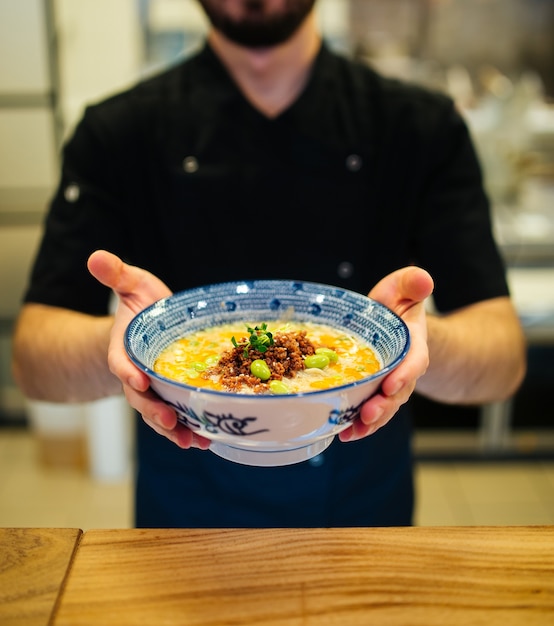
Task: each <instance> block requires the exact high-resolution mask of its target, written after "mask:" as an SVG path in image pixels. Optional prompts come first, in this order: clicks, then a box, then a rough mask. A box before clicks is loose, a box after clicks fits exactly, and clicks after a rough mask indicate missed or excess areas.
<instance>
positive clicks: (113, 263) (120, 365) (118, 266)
mask: <svg viewBox="0 0 554 626" xmlns="http://www.w3.org/2000/svg"><path fill="white" fill-rule="evenodd" d="M87 265H88V269H89V271H90V273H91V274H92V275H93V276H94V277H95V278H96V279H97V280H98V281H99V282H101V283H102V284H103V285H106V286H107V287H110V289H112V290H113V292H114V293H115V295H116V296H117V298H118V306H117V311H116V313H115V320H114V324H113V327H112V330H111V336H110V345H109V348H108V366H109V368H110V371H111V372H112V373H113V374H114V375H115V376H117V378H119V380H120V381H121V383H122V384H123V392H124V394H125V397H126V399H127V402H129V404H130V405H131V406H132V407H133V408H134V409H136V410H137V411H138V412H139V413H140V414H141V415H142V418H143V419H144V421H145V422H146V423H147V424H148V425H149V426H151V427H152V428H153V429H154V430H155V431H156V432H157V433H159V434H160V435H163V436H164V437H167V438H168V439H170V440H171V441H173V442H174V443H176V444H177V445H178V446H180V447H181V448H190V447H196V448H201V449H203V450H206V449H207V448H208V447H209V445H210V441H209V440H208V439H206V438H204V437H200V436H199V435H197V434H196V433H193V432H192V431H191V430H189V429H188V428H186V427H185V426H183V425H182V424H180V423H179V422H178V421H177V415H176V413H175V411H174V410H173V409H172V408H171V407H170V406H169V405H167V404H166V403H165V402H163V401H162V400H161V399H160V398H159V397H158V395H157V394H155V393H154V392H153V391H152V390H151V389H150V388H149V386H150V382H149V379H148V376H146V374H144V372H141V371H140V370H139V369H138V368H136V367H135V366H134V365H133V363H132V362H131V361H130V359H129V358H128V356H127V353H126V352H125V349H124V345H123V338H124V335H125V330H126V328H127V326H128V324H129V322H130V321H131V320H132V319H133V317H134V316H135V315H136V314H137V313H139V312H140V311H142V310H143V309H144V308H145V307H147V306H149V305H151V304H152V303H154V302H155V301H156V300H159V299H160V298H165V297H166V296H169V295H171V291H170V290H169V288H168V287H167V286H166V285H165V284H164V283H163V282H162V281H161V280H159V279H158V278H156V277H155V276H154V275H153V274H151V273H150V272H147V271H146V270H142V269H140V268H138V267H133V266H131V265H127V264H126V263H124V262H123V261H122V260H121V259H120V258H118V257H117V256H115V255H114V254H111V253H110V252H106V251H105V250H97V251H96V252H94V253H93V254H91V256H90V257H89V259H88V264H87Z"/></svg>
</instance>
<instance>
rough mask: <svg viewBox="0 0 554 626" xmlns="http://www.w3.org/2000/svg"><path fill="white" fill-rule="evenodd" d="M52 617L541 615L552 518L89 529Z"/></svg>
mask: <svg viewBox="0 0 554 626" xmlns="http://www.w3.org/2000/svg"><path fill="white" fill-rule="evenodd" d="M54 624H55V626H92V625H94V626H97V625H101V626H112V625H113V626H122V625H129V626H141V625H143V624H144V625H148V626H158V625H162V624H176V625H179V626H188V625H194V626H223V625H227V626H229V625H235V626H238V625H246V624H248V625H250V624H251V625H255V626H260V625H261V626H316V625H317V626H320V625H325V626H358V625H360V626H369V625H373V624H375V625H378V626H389V625H406V626H419V625H421V626H434V625H437V626H456V625H458V624H460V625H462V624H463V626H479V625H483V626H495V625H496V624H499V625H502V626H511V625H520V624H523V625H524V626H534V625H536V626H548V625H550V624H554V526H552V527H539V526H536V527H535V526H533V527H485V528H483V527H460V528H431V527H425V528H384V529H380V528H374V529H367V528H366V529H355V528H353V529H346V528H343V529H288V530H272V529H262V530H95V531H88V532H86V533H85V534H84V536H83V539H82V541H81V543H80V545H79V549H78V551H77V554H76V556H75V559H74V561H73V564H72V567H71V571H70V573H69V576H68V578H67V581H66V584H65V589H64V591H63V593H62V595H61V601H60V603H59V605H58V608H57V612H56V616H55V619H54Z"/></svg>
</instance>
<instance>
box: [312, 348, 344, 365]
mask: <svg viewBox="0 0 554 626" xmlns="http://www.w3.org/2000/svg"><path fill="white" fill-rule="evenodd" d="M315 353H316V354H324V355H325V356H326V357H328V358H329V363H336V362H337V361H338V360H339V355H338V354H337V353H336V352H335V351H334V350H331V348H316V351H315Z"/></svg>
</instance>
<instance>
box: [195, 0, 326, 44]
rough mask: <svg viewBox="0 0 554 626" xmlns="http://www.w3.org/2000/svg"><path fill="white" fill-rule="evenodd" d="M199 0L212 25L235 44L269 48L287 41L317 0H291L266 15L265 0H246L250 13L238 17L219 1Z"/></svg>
mask: <svg viewBox="0 0 554 626" xmlns="http://www.w3.org/2000/svg"><path fill="white" fill-rule="evenodd" d="M198 2H199V3H200V5H201V6H202V8H203V9H204V12H205V13H206V15H207V16H208V19H209V21H210V22H211V24H212V26H213V27H214V28H216V29H217V30H218V31H220V32H221V33H223V34H224V35H225V36H226V37H227V38H228V39H230V40H231V41H233V42H234V43H237V44H239V45H241V46H245V47H247V48H268V47H272V46H276V45H278V44H281V43H284V42H285V41H287V39H289V37H291V35H292V34H293V33H294V32H296V30H297V29H298V28H299V26H300V24H302V22H303V21H304V19H305V18H306V16H307V15H308V14H309V13H310V11H311V10H312V8H313V6H314V4H315V2H316V0H288V1H287V3H286V8H285V9H283V11H282V12H281V13H276V14H273V15H264V13H263V11H262V9H263V6H264V2H263V0H247V1H246V8H247V11H246V13H247V14H246V15H245V16H244V17H242V18H240V19H238V20H237V19H232V18H231V17H230V16H229V15H227V14H225V13H224V12H223V11H222V10H221V9H220V8H219V7H218V6H217V0H215V2H213V1H212V0H198ZM214 5H215V6H214Z"/></svg>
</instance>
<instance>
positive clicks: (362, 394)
mask: <svg viewBox="0 0 554 626" xmlns="http://www.w3.org/2000/svg"><path fill="white" fill-rule="evenodd" d="M283 320H285V321H286V320H293V321H294V322H300V323H304V324H306V325H308V326H309V325H310V324H312V323H314V324H318V325H320V324H324V325H326V326H331V327H333V328H334V329H338V330H340V331H343V332H344V333H345V335H348V336H350V337H353V338H355V339H356V340H357V341H361V342H362V343H366V344H369V346H370V347H371V349H372V351H373V353H374V355H375V356H376V357H377V360H378V366H377V367H378V369H377V371H375V372H373V373H368V375H363V374H362V377H361V378H359V379H358V380H354V381H353V382H348V383H345V384H340V383H339V384H338V386H335V387H331V388H327V389H316V390H313V391H312V390H310V391H308V392H295V393H282V392H281V393H279V394H271V393H249V394H245V393H237V392H236V391H225V390H224V391H221V390H214V389H209V388H206V387H202V386H198V384H195V382H194V379H192V380H190V381H188V382H179V381H177V380H174V379H172V378H169V377H167V376H164V375H161V374H159V373H157V372H156V371H154V366H155V362H156V360H157V359H158V357H159V355H160V353H161V352H162V351H163V350H164V349H166V348H167V347H168V346H170V345H171V344H172V343H174V342H175V341H176V340H178V339H180V338H182V337H184V336H187V335H189V334H191V333H195V332H197V331H200V330H203V329H206V328H211V327H218V326H222V325H228V324H230V323H231V324H234V325H236V327H237V328H238V329H239V332H240V329H244V328H245V326H247V325H250V324H258V323H260V324H267V327H268V328H271V327H272V325H273V324H276V325H278V324H281V323H282V322H283ZM250 330H251V329H250ZM409 346H410V336H409V332H408V328H407V326H406V324H405V323H404V322H403V320H402V319H401V318H400V317H398V316H397V315H395V314H394V313H393V312H392V311H391V310H389V309H388V308H386V307H385V306H383V305H382V304H380V303H378V302H376V301H374V300H371V299H370V298H367V297H366V296H362V295H360V294H358V293H355V292H352V291H348V290H345V289H341V288H338V287H333V286H330V285H323V284H319V283H310V282H299V281H288V280H257V281H241V282H238V281H237V282H229V283H219V284H213V285H207V286H205V287H199V288H195V289H191V290H188V291H183V292H179V293H175V294H173V295H171V296H169V297H167V298H164V299H162V300H160V301H158V302H156V303H154V304H152V305H151V306H149V307H148V308H146V309H145V310H144V311H142V312H140V313H139V314H138V315H136V316H135V318H134V319H133V320H132V321H131V322H130V324H129V326H128V327H127V330H126V333H125V349H126V351H127V354H128V356H129V358H130V359H131V360H132V361H133V363H134V364H135V365H136V366H137V367H138V368H139V369H141V370H142V371H143V372H145V373H146V374H147V375H148V377H149V379H150V384H151V388H152V389H153V390H154V391H155V392H156V393H157V394H158V395H159V396H160V397H161V398H163V399H164V400H165V401H166V402H167V403H168V404H170V405H171V406H172V407H173V408H174V409H175V410H176V412H177V415H178V419H179V421H180V422H181V423H182V424H185V425H186V426H188V427H189V428H191V429H192V430H194V431H197V432H198V433H199V434H201V435H203V436H204V437H206V438H208V439H210V440H211V441H212V444H211V446H210V450H211V451H212V452H214V453H215V454H217V455H219V456H221V457H223V458H225V459H228V460H230V461H234V462H237V463H242V464H246V465H257V466H277V465H289V464H292V463H298V462H301V461H304V460H307V459H309V458H311V457H313V456H316V455H317V454H319V453H320V452H322V451H323V450H325V448H327V447H328V446H329V445H330V444H331V442H332V440H333V438H334V437H335V435H336V434H337V433H339V432H340V431H342V430H344V429H345V428H347V427H348V426H349V425H350V423H351V422H352V421H353V420H354V419H356V417H357V416H358V415H359V413H360V409H361V406H362V404H363V403H364V402H365V401H366V400H367V399H368V398H369V397H371V396H372V395H373V394H374V393H375V392H376V391H377V390H378V388H379V385H380V384H381V381H382V379H383V378H384V377H385V376H386V375H387V374H389V373H390V372H391V371H392V370H393V369H395V368H396V367H397V366H398V365H399V364H400V363H401V362H402V361H403V359H404V358H405V356H406V354H407V352H408V349H409Z"/></svg>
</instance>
